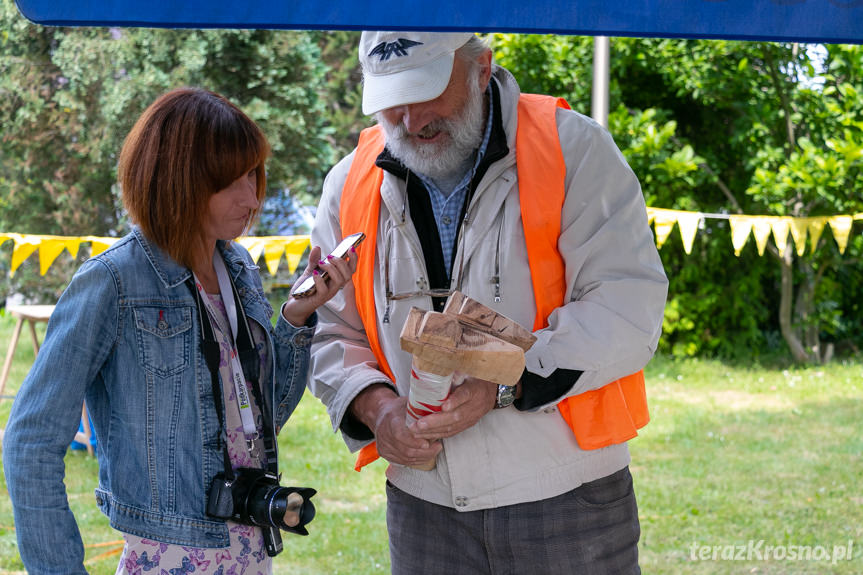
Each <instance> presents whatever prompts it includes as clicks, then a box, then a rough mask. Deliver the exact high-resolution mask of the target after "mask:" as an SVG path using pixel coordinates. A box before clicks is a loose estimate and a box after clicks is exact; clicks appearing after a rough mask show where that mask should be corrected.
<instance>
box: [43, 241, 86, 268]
mask: <svg viewBox="0 0 863 575" xmlns="http://www.w3.org/2000/svg"><path fill="white" fill-rule="evenodd" d="M80 243H81V240H79V239H78V238H72V239H69V238H64V237H59V236H56V237H47V236H46V237H44V238H43V239H42V242H41V243H40V244H39V273H40V274H41V275H43V276H44V275H45V273H46V272H47V271H48V268H49V267H51V264H53V263H54V260H56V259H57V256H59V255H60V254H61V253H62V252H63V250H65V249H67V248H68V249H69V253H70V254H72V257H74V256H76V255H78V246H79V245H80Z"/></svg>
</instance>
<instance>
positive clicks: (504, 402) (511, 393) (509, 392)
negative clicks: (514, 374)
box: [495, 385, 515, 409]
mask: <svg viewBox="0 0 863 575" xmlns="http://www.w3.org/2000/svg"><path fill="white" fill-rule="evenodd" d="M513 401H515V386H514V385H498V386H497V403H496V404H495V408H497V409H500V408H502V407H509V406H510V405H512V402H513Z"/></svg>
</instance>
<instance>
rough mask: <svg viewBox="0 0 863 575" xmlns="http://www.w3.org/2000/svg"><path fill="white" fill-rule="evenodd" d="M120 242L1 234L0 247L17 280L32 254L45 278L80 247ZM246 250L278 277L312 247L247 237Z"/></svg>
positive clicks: (291, 239) (298, 239)
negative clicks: (6, 247) (8, 254)
mask: <svg viewBox="0 0 863 575" xmlns="http://www.w3.org/2000/svg"><path fill="white" fill-rule="evenodd" d="M118 239H120V238H107V237H98V236H45V235H34V234H16V233H3V232H0V246H2V245H3V243H4V242H5V241H6V240H12V241H13V242H14V246H13V247H12V262H11V264H10V265H9V275H12V276H14V275H15V271H16V270H17V269H18V268H19V267H21V264H22V263H24V260H26V259H27V258H28V257H30V255H32V254H33V252H35V251H37V250H38V252H39V273H41V274H42V275H45V272H47V271H48V268H49V267H51V264H52V263H54V260H56V259H57V257H58V256H59V255H60V254H61V253H63V250H66V251H68V252H69V253H70V254H71V255H72V257H76V256H77V255H78V248H79V247H80V246H81V244H87V243H89V244H90V255H91V256H95V255H99V254H101V253H102V252H104V251H105V250H106V249H108V248H109V247H111V245H112V244H113V243H114V242H116V241H117V240H118ZM235 241H236V242H237V243H239V244H240V245H241V246H243V247H244V248H246V249H247V250H248V251H249V253H250V254H251V256H252V259H253V260H254V261H255V262H257V261H258V260H259V259H260V257H261V256H262V255H263V257H264V262H265V264H266V266H267V270H268V271H269V272H270V275H276V272H277V271H278V269H279V265H280V264H282V262H283V260H282V256H284V263H285V264H286V265H287V266H288V273H291V274H292V273H294V271H295V270H296V269H297V266H298V265H299V263H300V260H301V259H302V257H303V253H305V251H306V248H308V247H309V245H310V243H311V242H310V240H309V236H244V237H241V238H237V240H235Z"/></svg>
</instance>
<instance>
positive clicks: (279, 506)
mask: <svg viewBox="0 0 863 575" xmlns="http://www.w3.org/2000/svg"><path fill="white" fill-rule="evenodd" d="M304 491H310V492H311V493H303V492H304ZM314 494H315V491H314V489H301V490H295V489H292V488H289V487H279V486H277V485H276V486H268V488H267V490H266V492H265V493H264V494H263V496H262V497H251V498H250V501H249V503H250V508H249V515H251V516H252V517H254V518H255V519H256V520H257V521H258V522H260V523H262V524H268V525H272V526H274V527H278V528H280V529H285V530H288V531H292V530H294V529H296V528H298V527H301V526H303V525H305V524H306V523H308V522H309V521H311V520H312V519H314V517H315V506H314V504H313V503H312V502H311V501H309V500H307V497H311V496H312V495H314Z"/></svg>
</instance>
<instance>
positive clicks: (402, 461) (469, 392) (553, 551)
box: [310, 32, 667, 575]
mask: <svg viewBox="0 0 863 575" xmlns="http://www.w3.org/2000/svg"><path fill="white" fill-rule="evenodd" d="M359 58H360V62H361V64H362V67H363V72H364V85H363V112H364V113H366V114H374V115H375V117H376V119H377V121H378V123H379V125H380V126H379V127H376V128H373V129H370V130H367V131H365V132H364V133H363V136H362V137H361V139H360V143H359V145H358V147H357V149H356V150H355V151H354V152H353V153H352V154H350V155H349V156H347V157H346V158H344V159H343V160H342V161H341V162H339V164H338V165H336V166H335V167H334V168H333V170H332V171H331V172H330V174H329V176H328V177H327V180H326V182H325V184H324V193H323V197H322V200H321V204H320V206H319V208H318V213H317V219H316V223H315V228H314V231H313V232H312V241H313V243H315V244H320V245H322V246H335V245H336V243H337V242H338V241H339V240H340V239H341V237H342V236H343V235H347V234H349V233H353V232H356V231H364V232H365V233H366V234H367V236H368V239H367V240H366V241H365V243H364V244H363V245H362V246H361V247H360V248H358V249H359V250H360V256H359V263H358V266H359V269H358V271H357V274H356V275H355V276H354V281H353V286H351V285H348V286H346V287H345V289H344V290H343V291H342V295H341V296H337V299H334V300H331V302H330V304H329V305H328V306H327V308H326V309H322V310H321V311H319V315H320V324H319V332H318V333H317V335H316V342H315V344H314V346H313V358H312V364H313V367H312V369H313V378H312V383H311V384H310V386H311V388H312V390H313V392H314V393H315V395H316V396H317V397H319V398H320V399H321V400H322V401H323V402H324V403H325V404H326V405H327V408H328V411H329V414H330V416H331V418H332V422H333V426H334V428H336V429H339V430H341V432H342V434H343V436H344V439H345V441H346V443H347V445H348V446H349V447H350V448H351V450H358V449H360V448H363V450H362V452H361V461H360V462H359V464H360V465H362V464H364V463H366V462H368V461H370V460H371V459H373V458H374V457H375V455H376V454H375V452H374V448H370V447H369V444H370V443H371V442H372V440H374V441H375V444H374V445H375V446H376V449H377V453H378V454H380V456H381V457H383V458H384V459H386V460H387V461H388V462H389V463H390V465H389V467H388V468H387V478H388V482H387V525H388V530H389V537H390V553H391V558H392V570H393V573H398V574H400V573H441V574H444V573H446V574H450V573H459V574H468V573H471V574H472V573H477V574H479V573H495V574H498V573H590V574H592V575H593V574H600V573H638V572H639V568H638V551H637V542H638V537H639V533H640V529H639V524H638V514H637V509H636V502H635V495H634V492H633V489H632V479H631V476H630V474H629V471H628V464H629V452H628V450H627V446H626V440H627V439H630V438H631V437H633V436H634V435H635V429H636V427H639V426H641V425H644V423H646V420H647V412H646V405H645V404H644V402H643V378H640V376H639V375H635V376H632V375H631V374H638V372H639V371H640V370H641V369H642V367H643V366H644V365H645V364H646V363H647V362H648V360H649V359H650V357H651V356H652V354H653V352H654V350H655V348H656V344H657V341H658V338H659V334H660V329H661V324H662V315H663V307H664V303H665V296H666V289H667V280H666V278H665V274H664V272H663V268H662V264H661V262H660V260H659V256H658V254H657V252H656V248H655V247H654V244H653V238H652V235H651V233H650V229H649V227H648V224H647V217H646V212H645V206H644V200H643V197H642V195H641V191H640V188H639V185H638V181H637V179H636V177H635V175H634V174H633V173H632V171H631V170H630V169H629V167H628V166H627V165H626V162H625V161H624V159H623V157H622V155H621V154H620V152H619V151H618V149H617V148H616V147H615V145H614V142H613V141H612V139H611V137H610V136H609V135H608V133H607V132H605V131H604V130H603V129H602V128H600V127H599V126H598V125H597V124H596V123H594V122H593V121H591V120H589V119H587V118H585V117H583V116H581V115H579V114H577V113H575V112H571V111H568V110H566V109H563V108H558V106H559V105H561V104H559V103H558V102H556V101H555V100H553V99H549V98H545V97H529V96H524V97H521V96H520V93H519V89H518V85H517V84H516V82H515V79H514V78H513V77H512V75H511V74H510V73H509V72H507V71H506V70H504V69H503V68H500V67H498V66H495V65H493V64H492V55H491V51H490V50H489V48H488V47H487V46H486V45H485V44H484V43H483V42H482V41H481V40H480V39H479V38H477V37H475V36H473V35H472V34H464V33H453V34H442V33H417V32H364V33H363V34H362V38H361V40H360V47H359ZM453 289H459V290H461V291H462V292H464V293H465V294H466V295H468V296H469V297H471V298H473V299H476V300H478V301H480V302H481V303H483V304H485V305H487V306H489V307H491V308H493V309H494V310H495V311H497V312H500V313H502V314H503V315H505V316H507V317H509V318H511V319H513V320H515V321H517V322H518V323H519V324H521V325H523V326H526V327H528V328H531V327H533V329H534V330H535V332H534V334H535V335H536V336H537V341H536V343H535V344H534V345H533V347H531V349H530V350H528V351H527V352H526V354H525V360H526V364H527V369H526V370H525V373H524V374H523V376H522V378H521V380H520V381H519V382H518V385H517V386H515V388H514V389H511V388H507V387H506V386H503V387H498V386H497V385H493V384H490V383H489V382H485V381H481V380H478V379H474V378H468V379H467V380H466V381H465V382H464V383H463V384H462V385H460V386H458V387H456V388H455V389H454V390H453V391H452V393H451V395H450V397H449V399H447V401H446V402H445V403H444V406H443V410H442V411H441V412H440V413H435V414H432V415H427V416H425V417H423V418H422V419H420V420H419V421H418V422H417V423H415V424H413V425H411V426H410V427H407V426H406V424H405V407H406V396H407V391H408V386H409V378H410V368H411V356H410V355H409V354H407V353H405V352H404V351H402V350H401V349H400V346H399V334H400V331H401V328H402V326H403V325H404V322H405V319H406V318H407V315H408V312H409V311H410V309H411V307H412V306H418V307H421V308H423V309H434V310H438V311H440V310H441V309H442V306H443V304H444V302H445V301H446V296H447V294H448V293H449V291H450V290H453ZM627 376H629V377H627ZM435 458H436V462H437V465H436V467H435V468H434V469H433V470H431V471H421V470H419V469H416V467H418V466H420V465H421V464H422V463H424V462H426V461H428V460H430V459H435Z"/></svg>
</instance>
